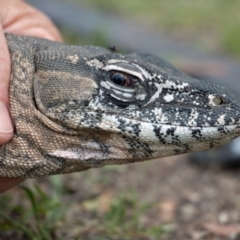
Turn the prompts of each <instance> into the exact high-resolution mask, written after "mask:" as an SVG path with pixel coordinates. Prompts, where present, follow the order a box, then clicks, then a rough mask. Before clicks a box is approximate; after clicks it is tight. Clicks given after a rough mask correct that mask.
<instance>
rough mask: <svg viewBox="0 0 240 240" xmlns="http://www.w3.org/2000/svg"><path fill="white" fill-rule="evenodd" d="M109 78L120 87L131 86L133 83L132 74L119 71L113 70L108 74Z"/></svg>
mask: <svg viewBox="0 0 240 240" xmlns="http://www.w3.org/2000/svg"><path fill="white" fill-rule="evenodd" d="M110 79H111V80H112V82H113V83H114V84H116V85H119V86H122V87H131V86H133V84H134V79H133V77H132V76H130V75H128V74H124V73H120V72H113V73H112V74H111V75H110Z"/></svg>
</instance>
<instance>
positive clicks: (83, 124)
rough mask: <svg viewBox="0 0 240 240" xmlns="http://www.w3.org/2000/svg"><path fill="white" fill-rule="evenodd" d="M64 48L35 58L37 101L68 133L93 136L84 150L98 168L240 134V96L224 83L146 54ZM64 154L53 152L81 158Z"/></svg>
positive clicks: (204, 146)
mask: <svg viewBox="0 0 240 240" xmlns="http://www.w3.org/2000/svg"><path fill="white" fill-rule="evenodd" d="M63 49H65V51H63V50H62V52H61V51H59V48H58V50H57V51H54V48H53V50H52V51H49V50H48V51H41V52H39V53H38V54H37V55H36V56H35V64H36V74H35V78H34V96H35V104H36V108H37V109H38V110H39V111H40V112H42V113H43V114H44V115H45V116H47V117H48V118H49V119H51V120H52V121H54V122H56V123H57V124H59V125H61V127H62V129H65V130H64V131H65V132H68V134H69V135H71V134H72V135H78V134H84V133H86V134H87V135H88V136H87V137H86V139H87V140H86V142H85V143H81V144H82V145H81V147H82V148H84V147H85V148H87V149H91V150H89V151H90V152H91V154H90V153H89V154H88V156H87V157H86V158H85V159H88V160H89V159H90V160H91V161H92V163H91V164H92V165H94V164H95V162H96V161H95V162H94V160H96V159H98V160H99V161H98V165H99V166H100V165H104V164H108V163H123V162H132V161H140V160H145V159H153V158H158V157H163V156H169V155H175V154H180V153H186V152H192V151H199V150H205V149H209V148H212V147H216V146H219V145H223V144H224V143H226V142H228V141H230V140H231V139H233V138H236V137H237V136H238V135H239V124H240V120H239V119H240V107H239V106H240V98H239V97H238V96H237V94H236V93H234V92H232V91H230V90H228V89H226V88H224V87H221V86H218V85H216V84H213V83H209V82H206V81H202V80H201V81H200V80H197V79H194V78H191V77H189V76H188V75H186V74H184V73H182V72H181V71H179V70H177V69H176V68H175V67H173V66H172V65H170V64H169V63H167V62H165V61H164V60H162V59H161V58H158V57H154V56H151V55H147V54H128V55H124V54H116V53H111V52H109V51H107V50H105V49H102V48H97V47H67V46H66V47H65V48H63ZM43 56H44V57H43ZM46 61H47V62H46ZM99 149H100V150H99ZM98 150H99V151H98ZM66 151H68V154H65V153H66ZM66 151H65V153H63V152H61V151H60V150H59V151H57V152H55V156H66V155H69V156H70V155H71V156H72V157H73V156H75V157H76V156H77V155H76V152H77V151H78V150H77V147H72V148H71V147H69V148H68V149H67V150H66ZM70 151H73V152H74V154H69V152H70ZM97 151H98V153H96V152H97ZM94 152H95V153H94ZM90 156H91V157H90ZM90 160H89V161H90ZM100 160H102V161H100ZM93 162H94V163H93ZM95 165H96V164H95Z"/></svg>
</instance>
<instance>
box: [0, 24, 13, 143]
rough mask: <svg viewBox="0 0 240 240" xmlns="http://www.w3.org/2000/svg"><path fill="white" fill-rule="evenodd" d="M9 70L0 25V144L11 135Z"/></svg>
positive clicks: (7, 53) (8, 59) (7, 55)
mask: <svg viewBox="0 0 240 240" xmlns="http://www.w3.org/2000/svg"><path fill="white" fill-rule="evenodd" d="M10 72H11V63H10V56H9V52H8V46H7V42H6V38H5V35H4V33H3V29H2V26H1V25H0V145H1V144H4V143H6V142H8V141H9V140H10V139H11V137H12V135H13V126H12V121H11V117H10V114H9V101H8V89H9V78H10Z"/></svg>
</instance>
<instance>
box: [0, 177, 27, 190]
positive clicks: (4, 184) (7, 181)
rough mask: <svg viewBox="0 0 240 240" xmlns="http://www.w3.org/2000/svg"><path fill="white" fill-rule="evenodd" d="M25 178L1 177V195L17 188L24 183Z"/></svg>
mask: <svg viewBox="0 0 240 240" xmlns="http://www.w3.org/2000/svg"><path fill="white" fill-rule="evenodd" d="M24 180H25V179H24V178H4V177H0V193H3V192H5V191H7V190H8V189H10V188H12V187H14V186H16V185H17V184H19V183H20V182H22V181H24Z"/></svg>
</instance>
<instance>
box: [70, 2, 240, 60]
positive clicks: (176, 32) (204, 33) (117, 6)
mask: <svg viewBox="0 0 240 240" xmlns="http://www.w3.org/2000/svg"><path fill="white" fill-rule="evenodd" d="M71 1H73V2H76V3H81V4H82V3H84V4H85V5H87V6H90V7H93V8H95V9H98V10H102V11H105V12H106V13H108V14H112V15H117V16H121V17H126V18H127V19H134V20H135V21H138V22H139V23H140V24H143V25H144V26H151V28H154V29H156V30H157V31H162V32H164V33H166V34H168V36H171V37H174V38H177V39H180V40H182V41H189V42H191V43H195V45H196V47H198V48H204V49H206V50H209V51H219V52H223V53H228V54H231V55H233V56H239V55H240V14H239V9H240V1H238V0H232V1H229V0H210V1H209V0H196V1H192V0H178V1H174V0H151V1H149V0H122V1H118V0H112V1H106V0H71Z"/></svg>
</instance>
